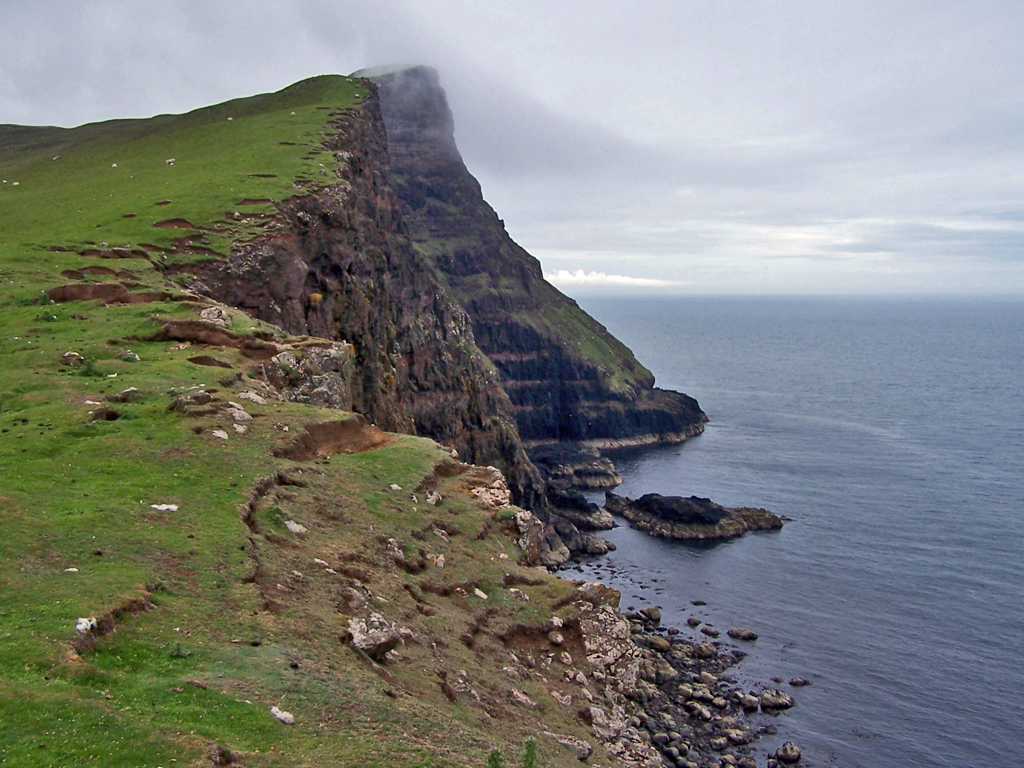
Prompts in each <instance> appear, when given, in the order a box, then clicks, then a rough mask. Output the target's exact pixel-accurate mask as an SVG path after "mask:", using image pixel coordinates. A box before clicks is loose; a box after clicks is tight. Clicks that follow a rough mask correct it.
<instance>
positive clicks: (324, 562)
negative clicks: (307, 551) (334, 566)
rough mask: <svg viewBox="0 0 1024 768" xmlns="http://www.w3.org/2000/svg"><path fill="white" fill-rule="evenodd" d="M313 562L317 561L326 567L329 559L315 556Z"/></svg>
mask: <svg viewBox="0 0 1024 768" xmlns="http://www.w3.org/2000/svg"><path fill="white" fill-rule="evenodd" d="M313 562H314V563H316V564H317V565H322V566H323V567H324V568H326V567H327V561H326V560H321V559H320V558H319V557H314V558H313Z"/></svg>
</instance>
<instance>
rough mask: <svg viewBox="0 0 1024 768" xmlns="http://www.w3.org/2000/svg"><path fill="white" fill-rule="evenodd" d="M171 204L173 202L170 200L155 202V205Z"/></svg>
mask: <svg viewBox="0 0 1024 768" xmlns="http://www.w3.org/2000/svg"><path fill="white" fill-rule="evenodd" d="M170 204H171V201H170V200H161V201H160V202H157V203H153V205H170Z"/></svg>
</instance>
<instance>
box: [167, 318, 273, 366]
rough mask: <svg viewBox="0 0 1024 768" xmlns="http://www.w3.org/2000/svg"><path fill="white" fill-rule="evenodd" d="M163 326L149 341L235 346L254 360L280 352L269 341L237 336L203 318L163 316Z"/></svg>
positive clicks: (268, 357)
mask: <svg viewBox="0 0 1024 768" xmlns="http://www.w3.org/2000/svg"><path fill="white" fill-rule="evenodd" d="M160 321H161V322H162V323H163V327H162V328H160V330H159V331H157V332H156V333H154V334H153V335H152V336H150V337H149V338H148V339H147V341H187V342H189V343H191V344H204V345H206V346H210V347H233V348H234V349H237V350H240V351H241V353H242V354H243V355H245V356H246V357H248V358H250V359H252V360H269V359H270V358H272V357H273V356H274V355H276V354H277V353H278V351H279V350H278V348H277V347H276V346H275V345H274V344H271V343H269V342H266V341H260V340H259V339H253V338H248V337H242V336H237V335H236V334H234V333H231V332H229V331H225V330H224V329H223V328H219V327H218V326H216V325H214V324H213V323H205V322H203V321H202V320H176V319H171V318H161V320H160Z"/></svg>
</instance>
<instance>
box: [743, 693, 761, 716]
mask: <svg viewBox="0 0 1024 768" xmlns="http://www.w3.org/2000/svg"><path fill="white" fill-rule="evenodd" d="M739 704H740V706H741V707H743V709H745V710H746V711H748V712H752V711H753V710H755V709H757V708H758V707H759V706H760V705H761V700H760V699H758V698H757V696H751V695H750V694H749V693H744V694H742V695H741V696H740V698H739Z"/></svg>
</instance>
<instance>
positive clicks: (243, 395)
mask: <svg viewBox="0 0 1024 768" xmlns="http://www.w3.org/2000/svg"><path fill="white" fill-rule="evenodd" d="M238 399H239V400H248V401H249V402H252V403H256V404H257V405H266V404H267V399H266V398H265V397H262V396H261V395H257V394H256V393H255V392H252V391H250V390H247V391H245V392H239V393H238Z"/></svg>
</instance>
